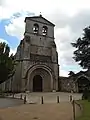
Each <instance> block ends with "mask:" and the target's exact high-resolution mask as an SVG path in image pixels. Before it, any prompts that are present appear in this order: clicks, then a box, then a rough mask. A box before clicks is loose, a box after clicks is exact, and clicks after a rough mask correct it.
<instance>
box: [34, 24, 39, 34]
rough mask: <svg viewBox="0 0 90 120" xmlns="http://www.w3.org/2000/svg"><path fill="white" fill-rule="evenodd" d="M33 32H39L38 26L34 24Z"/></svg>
mask: <svg viewBox="0 0 90 120" xmlns="http://www.w3.org/2000/svg"><path fill="white" fill-rule="evenodd" d="M33 31H34V33H35V34H37V33H38V31H39V25H38V24H34V26H33Z"/></svg>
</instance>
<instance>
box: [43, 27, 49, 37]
mask: <svg viewBox="0 0 90 120" xmlns="http://www.w3.org/2000/svg"><path fill="white" fill-rule="evenodd" d="M47 30H48V28H47V26H43V29H42V33H43V35H45V36H46V35H47Z"/></svg>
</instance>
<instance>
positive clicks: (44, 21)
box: [25, 16, 55, 26]
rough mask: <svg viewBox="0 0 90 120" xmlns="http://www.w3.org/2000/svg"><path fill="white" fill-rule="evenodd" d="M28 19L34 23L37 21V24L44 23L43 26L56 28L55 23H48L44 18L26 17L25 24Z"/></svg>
mask: <svg viewBox="0 0 90 120" xmlns="http://www.w3.org/2000/svg"><path fill="white" fill-rule="evenodd" d="M27 19H28V20H32V21H35V22H39V23H43V24H47V25H51V26H55V25H54V24H53V23H51V22H50V21H48V20H47V19H45V18H44V17H42V16H35V17H26V18H25V22H26V20H27Z"/></svg>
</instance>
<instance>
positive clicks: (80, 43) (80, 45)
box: [71, 27, 90, 69]
mask: <svg viewBox="0 0 90 120" xmlns="http://www.w3.org/2000/svg"><path fill="white" fill-rule="evenodd" d="M83 31H84V33H83V36H82V37H80V38H78V39H77V40H76V42H75V43H71V44H72V46H73V47H75V48H76V50H75V51H74V57H73V58H74V60H75V61H76V62H79V65H80V66H81V67H82V68H84V69H88V68H89V67H90V27H86V28H85V29H84V30H83Z"/></svg>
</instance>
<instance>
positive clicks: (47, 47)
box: [17, 15, 59, 92]
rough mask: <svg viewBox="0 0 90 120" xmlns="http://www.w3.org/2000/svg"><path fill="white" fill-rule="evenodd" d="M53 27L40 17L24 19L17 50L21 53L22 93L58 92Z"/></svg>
mask: <svg viewBox="0 0 90 120" xmlns="http://www.w3.org/2000/svg"><path fill="white" fill-rule="evenodd" d="M54 26H55V25H54V24H53V23H51V22H50V21H48V20H47V19H45V18H44V17H43V16H42V15H40V16H33V17H26V18H25V33H24V39H23V40H22V43H21V44H22V45H21V46H22V47H20V49H21V50H19V51H22V67H21V68H20V69H21V71H22V74H21V81H22V82H21V90H22V91H24V90H28V91H31V92H34V91H35V90H42V91H47V92H48V91H53V90H56V91H57V90H58V78H59V65H58V54H57V51H56V44H55V41H54ZM19 51H17V53H18V52H19ZM39 78H40V80H39ZM39 83H40V84H39ZM37 85H38V86H37ZM40 87H41V88H40Z"/></svg>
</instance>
